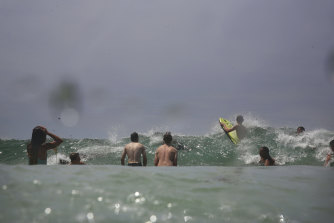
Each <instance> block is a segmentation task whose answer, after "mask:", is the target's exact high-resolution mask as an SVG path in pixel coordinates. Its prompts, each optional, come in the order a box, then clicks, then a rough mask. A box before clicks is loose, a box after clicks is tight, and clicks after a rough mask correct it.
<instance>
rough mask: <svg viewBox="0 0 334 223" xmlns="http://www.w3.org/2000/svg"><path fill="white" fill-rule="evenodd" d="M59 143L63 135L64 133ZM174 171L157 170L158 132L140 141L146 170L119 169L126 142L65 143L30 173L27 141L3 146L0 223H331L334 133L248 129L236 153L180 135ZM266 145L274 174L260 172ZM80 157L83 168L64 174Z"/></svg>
mask: <svg viewBox="0 0 334 223" xmlns="http://www.w3.org/2000/svg"><path fill="white" fill-rule="evenodd" d="M59 135H60V134H59ZM173 136H174V145H175V146H176V147H177V148H178V149H179V159H178V161H179V163H178V164H179V165H178V167H159V168H158V167H154V166H153V158H154V151H155V149H156V148H157V147H158V146H159V145H161V143H162V133H159V132H151V133H146V134H140V142H141V143H143V144H144V145H145V146H146V150H147V154H148V167H137V168H136V167H135V168H134V167H127V166H120V157H121V153H122V150H123V148H124V145H125V144H126V143H128V142H129V139H128V138H120V139H112V140H111V139H65V141H64V143H63V144H62V145H61V146H59V148H58V152H57V153H55V152H54V151H52V150H51V151H49V152H48V165H47V166H43V165H40V166H29V165H27V163H28V160H27V156H26V145H27V143H28V140H1V141H0V209H1V212H0V222H89V223H92V222H143V223H154V222H280V223H283V222H331V221H332V219H333V218H334V212H333V206H334V188H333V186H332V185H331V183H332V182H334V181H333V180H334V174H333V170H334V169H333V168H331V167H328V168H326V167H323V163H324V160H325V157H326V154H327V153H328V152H329V146H328V143H329V141H330V140H332V139H334V133H333V132H330V131H327V130H321V129H319V130H313V131H307V132H306V133H305V134H303V135H300V136H296V135H295V130H294V129H289V128H271V127H265V126H262V127H255V126H254V127H251V126H250V127H249V137H248V138H247V139H245V140H243V141H242V143H241V144H239V145H238V146H235V145H233V144H232V143H231V142H230V141H229V139H228V138H227V137H226V136H225V135H224V134H223V133H222V132H221V130H220V129H219V128H218V127H217V129H216V130H214V131H213V132H212V133H210V134H207V135H203V136H187V135H181V134H176V135H173ZM260 146H267V147H269V149H270V153H271V155H272V157H273V158H275V159H276V163H277V166H274V167H260V166H258V161H259V156H258V149H259V147H260ZM71 152H79V153H80V154H81V156H82V158H83V160H84V161H85V162H86V163H87V164H88V165H85V166H68V165H59V164H58V162H59V160H60V159H65V160H66V159H67V160H68V154H69V153H71Z"/></svg>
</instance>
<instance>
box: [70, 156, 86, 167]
mask: <svg viewBox="0 0 334 223" xmlns="http://www.w3.org/2000/svg"><path fill="white" fill-rule="evenodd" d="M70 159H71V163H70V165H85V163H84V162H81V158H80V155H79V153H71V154H70Z"/></svg>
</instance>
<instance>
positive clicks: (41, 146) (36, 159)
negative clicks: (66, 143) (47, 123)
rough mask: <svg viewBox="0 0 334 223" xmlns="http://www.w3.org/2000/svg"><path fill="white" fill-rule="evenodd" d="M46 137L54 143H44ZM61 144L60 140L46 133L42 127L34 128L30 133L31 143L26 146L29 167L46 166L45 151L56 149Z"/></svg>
mask: <svg viewBox="0 0 334 223" xmlns="http://www.w3.org/2000/svg"><path fill="white" fill-rule="evenodd" d="M47 135H48V136H50V137H51V138H52V139H53V140H54V141H53V142H48V143H45V141H46V136H47ZM62 142H63V140H62V139H61V138H59V137H58V136H56V135H55V134H52V133H51V132H48V130H47V129H46V128H44V127H43V126H36V127H35V128H34V129H33V131H32V136H31V142H30V143H29V144H28V145H27V153H28V157H29V165H36V164H45V165H46V158H47V151H48V150H49V149H56V147H57V146H59V145H60V144H61V143H62Z"/></svg>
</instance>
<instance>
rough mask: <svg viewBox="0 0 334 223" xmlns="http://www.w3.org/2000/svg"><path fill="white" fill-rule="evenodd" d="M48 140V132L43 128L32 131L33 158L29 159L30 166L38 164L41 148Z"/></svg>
mask: <svg viewBox="0 0 334 223" xmlns="http://www.w3.org/2000/svg"><path fill="white" fill-rule="evenodd" d="M45 140H46V132H45V130H44V129H43V128H41V127H39V126H37V127H35V128H34V129H33V130H32V136H31V149H32V154H31V158H30V159H29V164H30V165H33V164H37V157H38V151H39V149H40V147H41V145H42V144H43V143H44V142H45Z"/></svg>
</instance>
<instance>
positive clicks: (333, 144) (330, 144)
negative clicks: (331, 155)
mask: <svg viewBox="0 0 334 223" xmlns="http://www.w3.org/2000/svg"><path fill="white" fill-rule="evenodd" d="M329 146H330V147H331V148H334V139H333V140H332V141H330V143H329Z"/></svg>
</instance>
